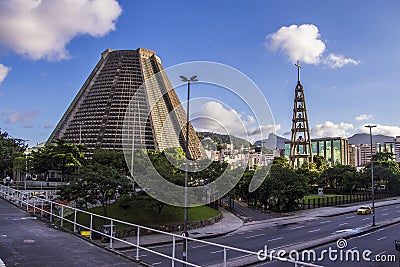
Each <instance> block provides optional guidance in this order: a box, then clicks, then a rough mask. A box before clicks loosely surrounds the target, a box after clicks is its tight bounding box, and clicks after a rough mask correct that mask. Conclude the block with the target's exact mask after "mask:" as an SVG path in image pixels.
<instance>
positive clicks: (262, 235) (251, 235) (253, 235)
mask: <svg viewBox="0 0 400 267" xmlns="http://www.w3.org/2000/svg"><path fill="white" fill-rule="evenodd" d="M263 235H265V234H258V235H251V236H246V238H253V237H258V236H263Z"/></svg>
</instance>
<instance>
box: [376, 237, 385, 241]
mask: <svg viewBox="0 0 400 267" xmlns="http://www.w3.org/2000/svg"><path fill="white" fill-rule="evenodd" d="M385 238H386V236H384V237H381V238H378V239H377V241H380V240H382V239H385Z"/></svg>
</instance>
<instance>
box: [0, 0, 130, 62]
mask: <svg viewBox="0 0 400 267" xmlns="http://www.w3.org/2000/svg"><path fill="white" fill-rule="evenodd" d="M121 12H122V9H121V7H120V6H119V4H118V2H117V1H116V0H96V1H93V0H57V1H54V0H14V1H1V2H0V45H1V46H3V47H6V48H7V49H10V50H13V51H15V52H16V53H18V54H22V55H26V56H28V57H29V58H31V59H35V60H37V59H49V60H61V59H65V58H68V51H67V50H66V48H65V46H66V45H67V44H68V43H69V42H70V41H71V40H72V39H73V38H74V37H76V36H78V35H85V34H88V35H90V36H94V37H101V36H104V35H105V34H107V33H108V32H110V31H112V30H114V29H115V22H116V20H117V18H118V17H119V15H120V14H121Z"/></svg>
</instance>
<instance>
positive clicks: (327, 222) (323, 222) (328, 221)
mask: <svg viewBox="0 0 400 267" xmlns="http://www.w3.org/2000/svg"><path fill="white" fill-rule="evenodd" d="M330 222H331V221H324V222H320V224H325V223H330Z"/></svg>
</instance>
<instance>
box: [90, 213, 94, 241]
mask: <svg viewBox="0 0 400 267" xmlns="http://www.w3.org/2000/svg"><path fill="white" fill-rule="evenodd" d="M92 228H93V214H92V213H90V239H92Z"/></svg>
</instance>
